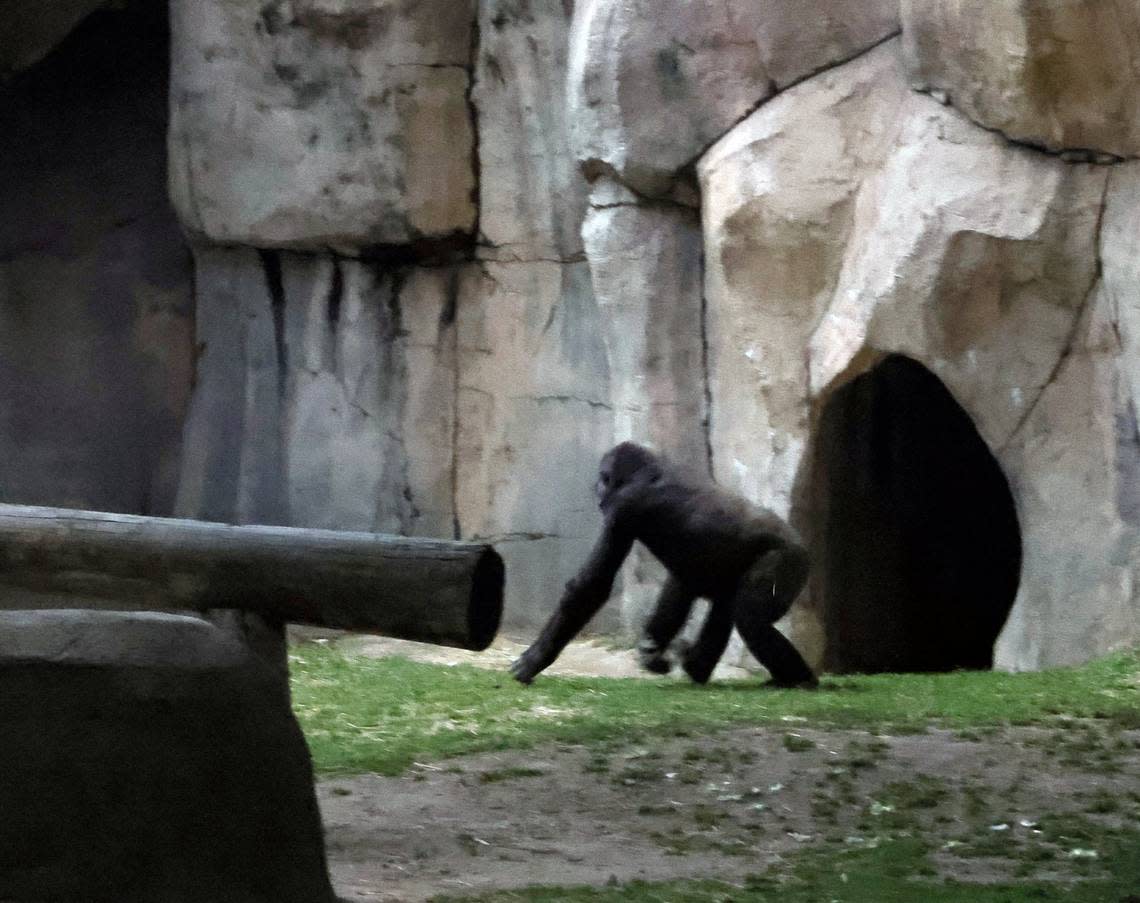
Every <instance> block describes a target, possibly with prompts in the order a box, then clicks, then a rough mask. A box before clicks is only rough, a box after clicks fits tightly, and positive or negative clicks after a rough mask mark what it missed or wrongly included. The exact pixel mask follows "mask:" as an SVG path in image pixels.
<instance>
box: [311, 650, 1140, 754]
mask: <svg viewBox="0 0 1140 903" xmlns="http://www.w3.org/2000/svg"><path fill="white" fill-rule="evenodd" d="M290 670H291V677H292V688H293V704H294V709H295V711H296V713H297V717H298V719H299V720H300V722H301V726H302V728H303V729H304V731H305V734H306V736H307V738H308V741H309V747H310V749H311V750H312V754H313V762H314V766H315V768H316V769H317V770H318V771H319V772H322V773H325V774H329V773H353V772H366V771H373V772H377V773H380V774H398V773H399V772H401V771H403V770H404V769H405V768H407V767H408V766H409V765H410V764H411V763H412V762H413V761H424V760H429V761H430V760H438V759H442V758H446V757H448V756H455V755H462V754H466V753H474V752H485V751H492V750H503V749H520V748H528V747H530V746H533V745H534V744H536V743H543V742H551V741H553V742H571V743H581V744H588V745H595V744H601V743H603V742H605V741H621V742H622V743H638V742H645V741H647V740H651V739H652V738H653V737H661V736H692V735H696V734H701V733H707V732H709V731H711V730H715V729H718V728H724V727H730V726H733V725H746V724H779V723H782V722H783V720H784V719H787V718H797V719H798V718H806V719H807V720H808V721H809V722H811V724H812V725H813V726H815V727H831V728H858V729H864V730H872V731H875V730H879V729H883V728H885V727H887V726H889V727H890V731H891V732H892V733H899V732H901V731H903V730H907V729H914V730H918V729H920V728H924V727H925V726H926V725H927V724H930V723H933V724H936V725H940V726H945V727H949V728H952V729H957V730H964V729H971V728H972V729H979V728H984V727H986V726H992V725H1001V724H1006V723H1021V724H1049V725H1053V726H1057V725H1058V723H1060V722H1063V720H1064V718H1063V717H1061V716H1059V715H1058V713H1064V717H1067V718H1086V719H1088V718H1091V719H1101V720H1102V721H1101V723H1103V724H1104V725H1105V728H1106V730H1105V732H1104V733H1105V734H1110V733H1111V732H1112V731H1114V730H1118V729H1119V728H1120V726H1121V725H1130V724H1132V723H1133V721H1134V720H1135V719H1136V718H1137V715H1136V713H1137V711H1140V679H1138V677H1140V650H1134V651H1132V652H1128V653H1122V654H1118V655H1114V656H1110V657H1108V658H1104V659H1101V660H1099V661H1096V662H1093V663H1091V664H1089V665H1086V666H1084V667H1082V668H1069V669H1056V670H1051V671H1041V672H1036V673H1027V674H1004V673H995V672H957V673H953V674H907V675H871V676H865V677H843V678H838V679H837V678H825V679H824V680H823V681H822V682H821V686H820V689H819V690H816V691H814V692H804V691H801V690H776V689H769V688H765V687H763V686H762V684H761V682H760V681H759V680H741V681H726V682H716V683H713V684H710V685H708V686H705V687H700V686H695V685H692V684H689V683H686V682H683V681H659V680H657V681H655V680H638V679H624V680H620V679H607V678H582V677H565V678H559V677H540V678H539V680H538V681H536V683H535V684H534V685H533V686H531V687H523V686H520V685H519V684H517V683H515V682H514V681H513V680H511V679H510V677H509V676H508V675H507V674H505V673H501V672H495V671H487V670H483V669H479V668H474V667H469V666H455V667H441V666H439V665H430V664H422V663H418V662H411V661H407V660H404V659H399V658H384V659H367V658H363V657H359V656H348V655H345V654H343V653H341V652H340V651H338V650H336V649H335V648H328V647H326V646H318V645H302V646H297V647H294V648H293V649H292V650H291V652H290ZM1070 745H1071V746H1072V747H1075V749H1073V753H1074V754H1076V753H1077V751H1079V753H1080V754H1087V752H1088V750H1089V747H1092V746H1095V747H1096V749H1097V750H1098V752H1101V751H1103V750H1104V749H1105V747H1106V746H1107V745H1108V744H1107V743H1106V741H1105V737H1104V736H1102V735H1101V732H1097V735H1096V737H1095V741H1094V740H1093V738H1091V737H1090V736H1089V734H1088V732H1087V731H1083V732H1078V734H1077V736H1076V738H1075V742H1073V743H1072V744H1070ZM1111 751H1112V750H1110V752H1111ZM868 752H871V751H868ZM1101 754H1103V753H1101ZM873 757H874V754H873V752H872V754H871V755H868V756H867V758H868V759H872V758H873Z"/></svg>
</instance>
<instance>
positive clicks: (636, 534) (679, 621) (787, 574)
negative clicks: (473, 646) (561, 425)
mask: <svg viewBox="0 0 1140 903" xmlns="http://www.w3.org/2000/svg"><path fill="white" fill-rule="evenodd" d="M595 489H596V492H597V496H598V501H599V503H600V506H601V509H602V515H603V517H604V525H603V528H602V535H601V537H599V539H598V541H597V543H596V544H595V546H594V548H593V551H592V552H591V553H590V556H589V559H588V560H587V561H586V563H585V565H584V566H583V567H582V570H581V571H580V572H579V573H578V575H577V576H576V577H574V578H573V579H572V580H570V581H569V582H568V583H567V584H566V590H565V592H564V593H563V594H562V599H561V601H560V602H559V603H558V608H557V609H556V610H555V612H554V614H553V615H551V617H550V620H549V621H547V623H546V626H545V627H544V628H543V629H542V633H541V634H540V635H539V637H538V639H537V640H536V641H535V642H534V643H533V644H532V645H531V646H530V647H529V648H528V649H527V650H526V651H525V652H524V653H523V654H522V655H521V656H519V658H518V659H517V660H516V661H515V662H514V663H513V664H512V665H511V673H512V674H513V675H514V677H515V679H516V680H518V681H520V682H522V683H524V684H529V683H530V682H531V681H532V680H534V678H535V675H537V674H538V673H539V672H541V671H543V670H544V669H545V668H547V667H549V666H550V665H551V664H552V663H553V662H554V660H555V659H556V658H558V655H559V654H560V653H561V652H562V650H563V648H565V646H566V644H567V643H568V642H570V640H571V639H573V638H574V636H575V635H577V633H578V632H579V631H580V630H581V629H582V628H583V627H585V626H586V624H587V623H588V622H589V620H590V619H591V618H592V617H593V616H594V615H595V614H596V613H597V611H598V609H600V608H601V607H602V605H603V604H604V603H605V601H606V599H608V598H609V595H610V591H611V590H612V589H613V582H614V577H615V576H616V575H617V572H618V569H619V568H620V567H621V565H622V562H623V561H625V558H626V556H627V555H628V554H629V552H630V549H631V548H632V547H633V543H634V542H635V541H640V542H641V543H642V544H643V545H644V546H645V547H646V548H648V549H649V551H650V552H651V553H653V555H654V556H655V557H656V558H657V559H658V560H660V561H661V563H662V564H664V565H665V567H666V568H667V569H668V571H669V577H668V579H667V580H666V582H665V585H664V586H663V587H662V589H661V595H660V596H659V597H658V599H657V604H656V606H655V607H654V611H653V613H652V615H651V616H650V618H649V620H648V622H647V623H646V625H645V630H644V633H643V635H642V638H641V640H640V642H639V643H638V653H639V656H640V659H641V664H642V666H643V667H644V668H646V669H647V670H649V671H652V672H654V673H658V674H663V673H666V672H668V671H669V670H670V661H669V658H668V657H667V651H668V648H669V645H670V643H672V641H673V639H674V638H675V637H676V635H677V633H678V632H679V631H680V630H681V628H682V627H683V626H684V624H685V621H686V620H687V619H688V617H689V613H690V611H691V610H692V607H693V603H694V601H696V599H697V598H705V599H708V600H709V603H710V606H709V612H708V616H707V617H706V619H705V622H704V624H703V625H702V626H701V630H700V633H699V634H698V636H697V638H696V640H695V641H694V642H693V643H692V644H691V645H689V646H687V647H686V648H684V649H683V650H682V651H681V665H682V667H683V668H684V669H685V672H686V673H687V674H688V675H689V677H690V678H692V679H693V680H694V681H696V682H697V683H705V682H706V681H707V680H708V679H709V676H710V675H711V674H712V671H713V668H715V667H716V663H717V662H718V661H719V660H720V657H721V655H722V654H723V652H724V648H725V646H726V645H727V644H728V640H729V637H730V636H731V634H732V628H733V627H734V626H735V627H736V629H737V630H738V631H739V632H740V635H741V637H742V638H743V639H744V642H745V644H746V645H747V646H748V649H749V651H750V652H751V653H752V654H753V655H754V656H756V658H757V660H758V661H759V662H760V663H761V664H762V665H763V666H764V667H765V668H767V669H768V671H769V672H770V673H771V675H772V684H774V685H776V686H787V687H791V686H805V687H807V686H815V684H816V678H815V675H814V674H813V673H812V670H811V668H810V667H808V664H807V662H805V661H804V659H803V656H801V655H800V653H799V652H798V651H797V650H796V648H795V646H793V645H792V644H791V643H790V642H789V641H788V640H787V639H786V638H785V637H784V635H783V634H781V633H780V632H779V631H778V630H776V628H775V627H773V626H772V625H773V624H774V623H775V622H776V621H778V620H779V619H780V618H782V617H783V616H784V614H785V613H786V612H787V611H788V609H789V608H790V607H791V605H792V602H794V601H795V598H796V596H797V595H799V592H800V590H801V589H802V588H803V585H804V583H805V582H806V581H807V576H808V557H807V553H806V552H805V551H804V548H803V546H802V545H801V544H800V542H799V539H798V537H797V536H796V534H795V532H794V531H793V530H792V528H791V527H790V526H788V524H786V523H785V522H784V521H783V520H782V519H781V518H779V517H778V516H776V515H775V514H773V513H772V512H770V511H767V510H764V509H762V508H757V507H756V506H754V505H752V504H750V503H749V502H747V501H745V500H744V499H742V498H739V497H738V496H734V495H731V494H730V493H728V492H727V491H725V490H724V489H722V488H720V487H719V486H717V485H715V484H714V483H713V482H711V481H710V480H709V479H707V478H705V477H703V476H701V475H699V474H696V473H694V472H690V471H688V470H686V469H684V468H682V467H679V466H677V465H675V464H673V463H670V462H666V461H664V460H662V459H661V458H659V457H658V456H657V455H655V454H653V452H651V451H650V450H649V449H647V448H643V447H642V446H640V445H635V444H634V443H632V442H623V443H622V444H620V445H618V446H616V447H614V448H612V449H610V450H609V451H608V452H606V454H605V456H604V457H603V458H602V462H601V466H600V468H599V473H598V482H597V485H596V487H595Z"/></svg>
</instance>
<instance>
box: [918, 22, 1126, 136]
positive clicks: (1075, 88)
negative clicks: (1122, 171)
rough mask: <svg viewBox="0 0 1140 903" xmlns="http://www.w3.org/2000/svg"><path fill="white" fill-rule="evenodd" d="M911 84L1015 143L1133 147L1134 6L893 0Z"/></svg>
mask: <svg viewBox="0 0 1140 903" xmlns="http://www.w3.org/2000/svg"><path fill="white" fill-rule="evenodd" d="M901 7H902V18H903V34H904V48H905V53H906V59H907V63H908V68H909V70H910V77H911V81H912V82H913V83H914V84H915V85H916V86H917V87H921V88H924V89H927V90H933V91H936V92H938V93H939V94H944V95H945V96H947V97H948V98H949V100H950V102H951V103H953V104H954V106H955V107H957V108H958V109H960V110H962V111H963V112H964V113H966V114H967V115H968V116H970V118H972V119H974V120H975V121H976V122H979V123H981V124H982V125H984V126H985V127H986V128H991V129H997V130H998V131H1000V132H1002V133H1003V134H1005V135H1007V136H1009V137H1010V138H1013V139H1015V140H1017V141H1024V142H1027V143H1030V144H1034V145H1040V146H1042V147H1046V148H1050V149H1052V150H1063V149H1066V148H1081V149H1091V150H1095V151H1100V152H1106V153H1110V154H1115V155H1117V156H1121V157H1129V156H1135V155H1136V154H1137V153H1140V116H1138V115H1137V97H1138V96H1140V7H1137V5H1136V4H1134V3H1088V2H1083V0H1050V2H1039V3H1026V2H1022V0H964V2H963V0H902V4H901Z"/></svg>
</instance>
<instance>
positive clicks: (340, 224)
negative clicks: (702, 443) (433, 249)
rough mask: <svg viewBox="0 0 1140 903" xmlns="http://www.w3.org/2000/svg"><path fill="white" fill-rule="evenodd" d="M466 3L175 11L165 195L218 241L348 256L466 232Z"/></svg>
mask: <svg viewBox="0 0 1140 903" xmlns="http://www.w3.org/2000/svg"><path fill="white" fill-rule="evenodd" d="M473 15H474V13H473V9H472V6H471V4H470V3H468V2H463V3H459V4H456V3H454V2H451V0H432V2H431V3H427V4H425V3H414V2H412V0H399V2H394V0H393V2H371V0H369V2H364V0H337V2H333V0H275V2H273V3H269V4H262V5H257V4H249V3H244V2H239V0H185V2H183V0H178V2H175V3H173V4H172V7H171V31H172V41H173V47H172V56H173V65H172V85H171V122H170V134H169V150H170V191H171V196H172V198H173V201H174V204H175V206H176V208H177V210H178V212H179V215H180V217H181V218H182V220H183V223H184V224H185V225H186V227H187V228H188V229H189V230H191V231H192V232H194V233H197V234H199V235H201V236H204V237H206V238H209V239H210V240H212V241H215V242H219V243H227V244H228V243H240V244H248V245H254V246H257V247H263V248H265V247H291V248H307V249H317V250H319V249H323V248H327V247H333V248H336V249H338V250H339V251H341V252H343V253H349V254H351V253H355V252H356V251H358V250H359V249H361V248H365V247H368V246H371V245H376V244H391V243H396V244H399V243H406V242H410V241H414V240H417V239H421V238H438V237H442V236H447V235H450V234H451V233H453V232H470V231H471V230H472V229H473V228H474V224H475V206H474V199H473V191H474V186H475V174H474V169H473V147H474V136H473V128H472V123H471V118H470V112H469V109H468V104H467V97H466V92H467V90H468V88H469V78H468V71H467V67H468V66H469V56H470V34H471V27H472V22H473Z"/></svg>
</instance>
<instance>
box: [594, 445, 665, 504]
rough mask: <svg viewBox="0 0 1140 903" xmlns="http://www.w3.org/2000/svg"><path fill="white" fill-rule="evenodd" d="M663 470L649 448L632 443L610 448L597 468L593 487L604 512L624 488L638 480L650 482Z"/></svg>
mask: <svg viewBox="0 0 1140 903" xmlns="http://www.w3.org/2000/svg"><path fill="white" fill-rule="evenodd" d="M660 471H661V467H660V465H659V464H658V462H657V457H656V456H655V455H654V454H653V452H651V451H650V450H649V449H647V448H642V447H641V446H640V445H635V444H634V443H632V442H623V443H622V444H621V445H618V446H616V447H614V448H611V449H610V450H609V451H608V452H606V454H605V455H604V456H603V458H602V463H601V464H600V465H599V466H598V480H597V482H596V483H595V484H594V494H595V495H597V497H598V506H599V507H600V508H601V509H602V510H603V511H605V510H606V508H608V507H609V505H610V503H611V502H612V501H613V499H614V496H615V495H616V494H617V493H618V492H619V491H620V490H621V489H622V488H623V487H625V486H628V485H630V484H631V483H636V482H639V481H641V482H644V483H649V482H651V481H652V480H653V479H655V478H656V477H657V476H658V475H659V474H660Z"/></svg>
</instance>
